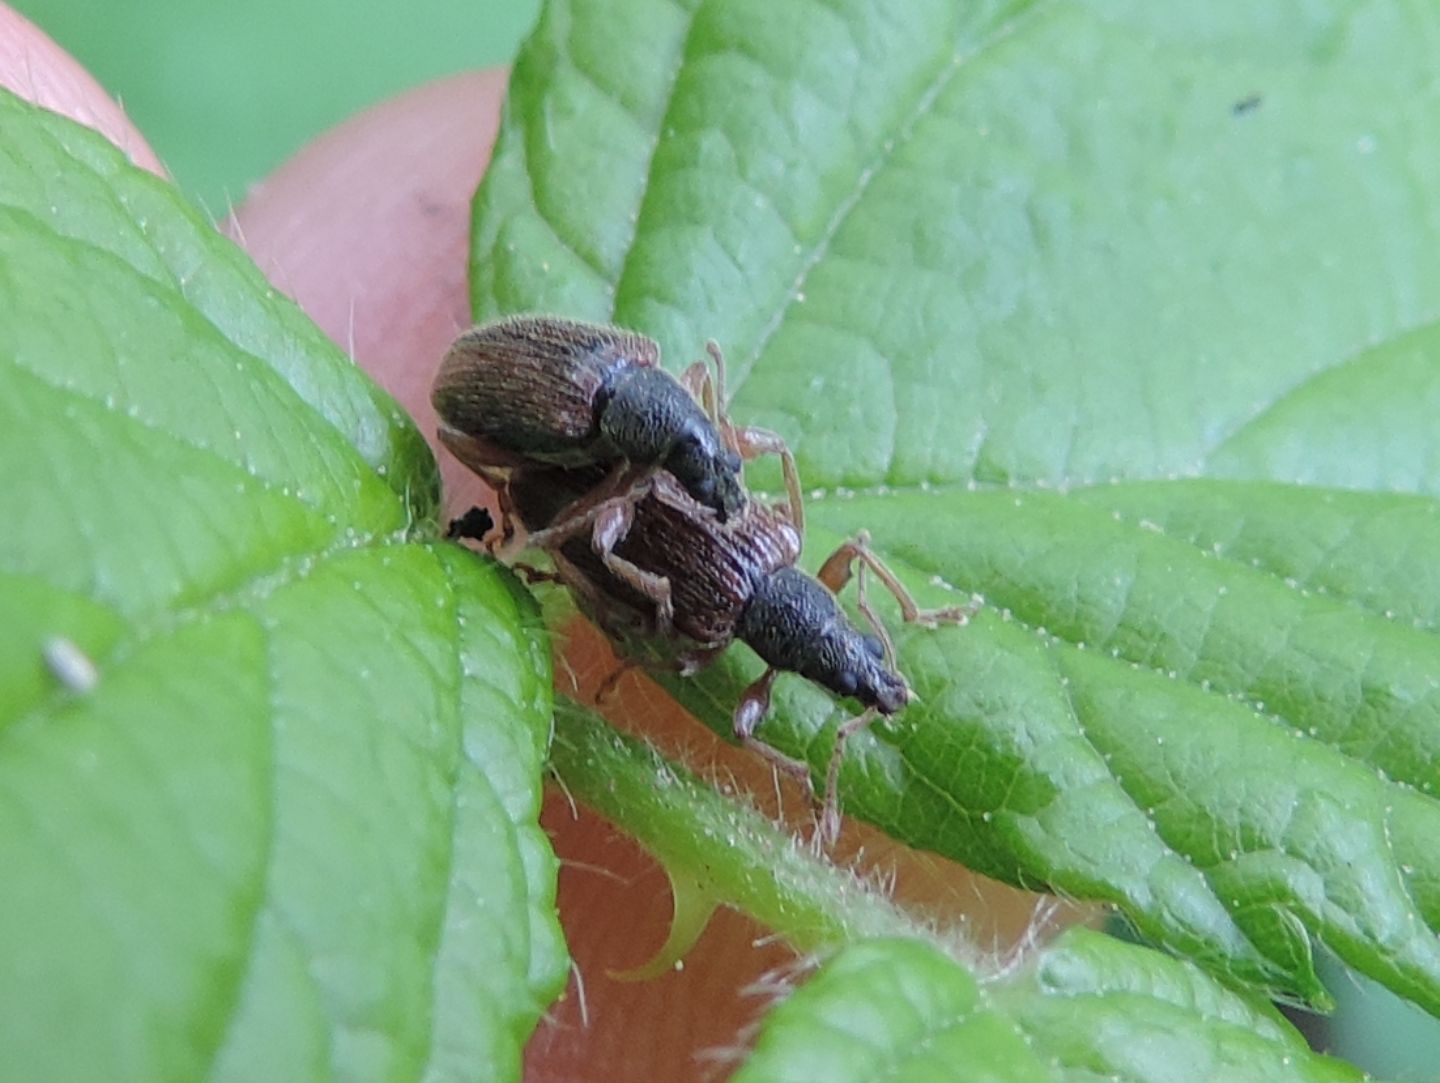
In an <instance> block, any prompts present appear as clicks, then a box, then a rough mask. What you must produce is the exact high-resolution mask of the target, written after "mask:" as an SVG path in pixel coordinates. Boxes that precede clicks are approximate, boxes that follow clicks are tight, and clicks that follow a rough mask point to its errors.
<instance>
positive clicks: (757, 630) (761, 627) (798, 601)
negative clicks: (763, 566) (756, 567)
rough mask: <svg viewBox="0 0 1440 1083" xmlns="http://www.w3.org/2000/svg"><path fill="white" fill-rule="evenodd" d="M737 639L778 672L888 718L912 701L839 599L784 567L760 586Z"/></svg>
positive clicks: (877, 643)
mask: <svg viewBox="0 0 1440 1083" xmlns="http://www.w3.org/2000/svg"><path fill="white" fill-rule="evenodd" d="M737 634H738V637H739V638H740V639H743V640H744V641H745V642H746V643H748V644H749V645H750V647H751V649H752V650H754V651H755V653H756V654H758V655H759V656H760V657H761V658H763V659H764V660H765V661H766V662H768V663H770V664H771V665H772V666H775V667H776V668H777V669H784V670H789V671H790V672H793V673H798V674H800V676H802V677H805V678H807V679H809V680H812V681H814V682H815V683H816V684H819V685H822V686H824V687H825V688H828V689H830V691H832V692H836V693H838V694H840V695H842V696H852V697H854V698H855V699H857V700H859V701H860V702H861V703H863V704H864V705H865V706H867V707H875V708H878V709H879V710H880V711H881V712H882V713H884V714H894V713H895V712H896V711H898V710H900V708H901V707H903V706H905V704H906V702H908V700H909V697H910V693H909V688H908V686H907V685H906V684H905V679H904V678H903V677H901V676H900V675H899V674H898V673H896V672H895V671H894V670H892V669H891V668H890V667H889V666H888V665H886V662H885V648H884V645H883V644H881V642H880V641H879V640H878V639H877V638H875V637H874V636H872V635H867V634H866V633H864V632H861V631H860V629H858V628H856V627H855V625H854V624H853V623H852V622H851V620H850V618H849V617H847V616H846V615H845V611H844V610H843V609H841V608H840V605H839V603H838V602H836V600H835V596H834V595H833V594H831V593H830V592H829V591H828V590H826V589H825V587H824V586H823V585H822V584H821V583H819V582H818V581H817V580H815V579H813V578H811V577H810V576H808V575H806V574H805V573H804V572H802V571H800V570H799V569H798V568H781V569H780V570H779V571H776V572H774V573H772V574H771V575H769V576H767V577H766V578H765V579H764V580H762V581H761V582H760V583H758V584H756V588H755V592H754V594H753V596H752V597H751V599H750V603H749V605H747V606H746V608H745V611H744V613H743V614H741V617H740V623H739V626H738V628H737Z"/></svg>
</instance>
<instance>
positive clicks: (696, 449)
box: [664, 422, 745, 522]
mask: <svg viewBox="0 0 1440 1083" xmlns="http://www.w3.org/2000/svg"><path fill="white" fill-rule="evenodd" d="M664 466H665V469H666V470H668V471H670V473H672V474H674V475H675V480H676V481H678V482H679V483H680V484H681V485H682V486H684V488H685V491H686V492H688V493H689V494H690V495H691V496H693V497H694V498H695V499H696V500H697V501H699V502H700V503H701V504H704V505H705V506H706V507H707V508H713V509H715V512H716V514H717V515H719V516H720V520H721V522H724V521H726V520H728V519H729V518H730V517H731V516H734V515H738V514H739V513H740V511H741V510H742V509H743V508H744V507H745V490H744V488H743V486H742V485H741V484H740V456H739V455H737V454H735V452H733V451H731V450H730V449H729V448H727V447H725V446H724V444H723V443H721V441H720V437H719V435H718V434H717V433H716V431H715V429H714V428H713V427H712V426H711V425H710V424H709V423H708V422H706V423H705V424H696V425H686V426H685V427H683V428H682V430H681V431H680V433H679V435H678V436H677V437H676V439H675V443H674V444H672V445H671V447H670V453H669V454H668V455H667V456H666V457H665V462H664Z"/></svg>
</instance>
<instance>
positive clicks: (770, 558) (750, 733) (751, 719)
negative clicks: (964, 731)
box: [510, 467, 970, 839]
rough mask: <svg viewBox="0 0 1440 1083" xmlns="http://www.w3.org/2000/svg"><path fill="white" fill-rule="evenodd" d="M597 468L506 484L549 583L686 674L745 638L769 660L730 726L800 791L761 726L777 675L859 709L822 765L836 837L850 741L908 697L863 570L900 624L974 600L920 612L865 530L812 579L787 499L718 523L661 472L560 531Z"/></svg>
mask: <svg viewBox="0 0 1440 1083" xmlns="http://www.w3.org/2000/svg"><path fill="white" fill-rule="evenodd" d="M599 477H600V474H599V473H598V472H597V471H596V469H595V468H593V467H592V468H589V469H582V470H565V469H555V468H546V467H529V468H526V469H524V470H522V471H519V472H517V473H516V474H515V475H514V476H513V478H512V479H511V488H510V499H511V503H512V507H513V508H514V511H515V514H516V515H517V517H518V518H519V519H520V520H521V522H522V523H523V524H524V525H525V526H526V527H527V529H529V530H532V531H535V533H533V534H532V540H533V539H540V541H541V543H542V545H543V548H544V549H545V550H546V551H547V552H548V553H549V555H550V557H551V559H552V560H553V562H554V565H555V578H557V579H558V580H559V581H560V582H561V583H562V584H564V585H565V586H566V587H568V588H569V589H570V590H571V592H572V593H573V594H574V595H575V597H576V599H577V601H578V602H579V604H580V605H581V608H583V609H584V610H585V611H586V612H587V613H588V614H589V615H590V616H591V617H592V618H593V619H594V620H595V621H596V623H597V624H599V625H600V627H601V628H602V629H603V630H604V631H605V632H606V633H607V634H608V635H609V636H610V638H611V639H612V640H613V641H615V642H616V643H617V645H618V646H619V647H620V648H621V649H622V651H633V649H634V648H635V647H636V646H637V645H639V644H648V645H650V646H659V647H660V648H662V649H663V650H664V651H665V653H667V654H668V655H669V656H670V659H671V664H672V665H673V667H674V668H675V669H676V670H677V671H678V672H679V673H680V674H681V675H682V676H688V675H691V674H693V673H696V672H698V671H699V670H700V669H702V668H704V667H705V666H706V665H708V664H709V663H710V662H712V661H713V660H714V659H715V658H716V657H717V656H718V655H719V654H720V652H722V651H723V650H725V648H726V647H728V646H729V645H730V644H731V643H732V642H733V641H734V640H736V639H738V640H740V641H741V642H744V643H746V644H747V645H749V646H750V648H751V649H752V650H754V651H755V653H756V654H758V655H759V656H760V658H761V659H762V660H763V661H764V662H765V663H766V669H765V672H764V673H763V674H762V675H761V676H760V677H759V679H757V680H756V681H754V682H753V683H752V684H751V685H750V686H749V687H747V688H746V689H745V690H744V691H743V692H742V693H741V696H740V700H739V703H738V704H737V705H736V708H735V711H734V715H733V718H732V726H733V730H734V735H735V737H736V739H737V740H738V741H739V742H740V743H741V744H743V745H745V746H746V747H748V748H750V749H753V750H754V751H756V752H758V753H760V754H761V755H763V756H765V757H766V758H767V759H769V760H770V761H771V762H773V763H775V764H776V765H777V766H779V767H780V768H782V769H783V770H785V771H786V772H787V773H790V774H792V775H794V776H796V777H797V778H799V779H800V780H801V781H802V782H803V783H804V784H805V785H806V786H807V787H808V786H809V785H810V772H809V767H808V766H807V765H805V764H804V763H802V762H800V761H797V760H793V759H791V758H790V757H788V756H786V755H784V754H783V753H781V752H779V751H778V750H777V749H774V748H772V747H771V746H770V745H768V744H766V743H765V742H764V741H762V740H760V739H759V738H758V737H756V735H755V733H756V730H757V728H758V727H759V725H760V722H761V721H762V720H763V718H764V717H765V715H766V713H767V712H768V710H769V706H770V695H771V689H772V687H773V685H774V683H775V679H776V677H777V676H778V675H779V674H780V673H782V672H793V673H798V674H799V675H800V676H802V677H805V678H807V679H808V680H811V681H814V682H815V683H816V684H819V685H821V686H822V687H824V688H827V689H829V690H830V691H832V692H835V693H837V694H839V695H842V696H847V697H850V698H853V699H855V700H858V701H859V703H860V704H861V706H862V708H863V710H862V712H861V713H860V714H859V715H857V716H856V717H854V718H852V719H850V720H848V721H846V722H844V723H842V724H841V726H840V728H839V730H838V731H837V733H836V737H835V746H834V750H833V752H832V753H831V758H830V762H829V765H828V768H827V770H826V776H825V797H824V812H823V815H822V818H821V834H822V837H824V838H826V839H830V838H833V837H834V835H835V833H836V831H837V830H838V823H839V811H838V802H837V783H838V779H839V771H840V765H841V763H842V761H843V758H844V750H845V744H846V741H847V740H848V739H849V737H850V736H851V735H853V734H854V733H856V732H857V731H859V730H861V729H863V728H864V727H865V726H868V725H869V724H870V723H871V722H873V721H874V720H875V719H876V718H877V717H879V716H880V715H893V714H895V713H896V712H897V711H899V710H900V709H901V708H902V707H904V706H905V704H906V703H907V702H909V701H910V699H911V692H910V689H909V686H908V685H907V684H906V682H905V679H904V678H903V677H902V676H901V675H900V672H899V670H898V669H897V667H896V664H895V649H894V644H893V643H892V641H891V639H890V636H889V634H888V633H887V631H886V630H885V626H884V624H883V623H882V622H881V621H880V619H879V617H878V615H877V614H876V613H875V611H874V610H873V608H872V607H871V605H870V602H869V599H868V597H867V594H866V579H865V572H866V571H867V570H869V571H871V572H874V573H875V575H876V576H877V578H879V580H880V581H881V583H882V584H884V586H885V587H886V588H887V589H888V590H889V591H890V593H891V594H893V595H894V597H895V599H896V600H897V601H898V602H899V603H900V609H901V613H902V615H903V617H904V619H905V620H906V621H919V622H922V623H928V624H935V623H940V622H956V623H958V622H963V621H964V620H965V619H967V618H968V616H969V614H970V608H969V607H967V606H956V607H950V608H946V609H938V610H930V611H926V610H922V609H920V608H919V606H918V605H916V603H915V600H914V599H913V598H912V597H911V595H910V594H909V592H908V591H907V590H906V589H905V587H904V586H903V585H902V584H901V583H900V581H899V579H897V578H896V576H895V574H894V573H893V572H892V571H891V570H890V569H889V567H887V566H886V564H885V563H884V561H882V560H881V559H880V557H879V556H878V555H877V554H876V553H875V552H874V551H873V550H871V548H870V545H869V538H868V535H866V534H865V533H864V532H863V531H862V532H861V533H859V534H858V535H856V536H855V537H854V538H851V539H850V540H848V541H846V542H845V543H844V544H843V545H841V546H840V547H839V548H837V549H836V550H835V552H833V553H832V554H831V555H830V556H829V557H828V558H827V559H826V560H825V561H824V563H823V564H822V565H821V567H820V570H819V572H818V574H817V575H816V576H810V575H808V574H806V573H805V572H804V571H802V570H800V569H799V568H797V567H795V562H796V560H797V559H798V558H799V556H800V548H801V530H800V529H799V526H798V524H796V523H795V522H794V521H793V512H792V511H791V510H790V509H789V508H788V507H786V506H784V505H780V506H772V505H768V504H764V503H761V502H759V501H750V502H748V503H747V505H746V506H745V508H744V509H743V510H742V511H741V512H740V513H739V514H738V515H737V516H735V517H734V518H732V519H731V520H730V521H728V522H725V523H721V522H720V521H718V519H717V517H716V516H714V515H712V514H710V513H709V512H708V511H707V510H705V509H704V508H702V507H700V506H699V505H698V504H697V503H696V502H695V501H694V499H692V498H691V497H690V496H689V494H687V493H686V492H685V491H684V489H683V488H682V487H681V486H680V485H679V483H678V482H677V481H676V480H675V479H674V478H673V477H671V476H670V475H669V474H668V473H665V472H658V473H655V474H653V475H651V476H650V477H649V478H647V479H646V480H645V481H644V482H643V483H641V485H640V487H639V489H638V490H637V491H634V492H630V493H627V494H624V495H621V496H615V497H610V498H607V499H605V500H602V501H599V502H596V503H594V504H592V505H591V506H590V507H588V508H587V509H586V510H585V512H584V513H583V514H582V515H580V516H577V517H574V518H572V519H570V520H569V521H568V522H567V523H566V524H565V525H564V526H563V527H561V528H558V529H557V528H553V527H548V525H547V524H549V523H550V522H551V521H552V519H553V517H554V516H555V515H557V514H559V512H560V511H561V510H562V509H566V508H572V507H575V506H576V505H577V502H578V501H579V500H580V499H583V495H582V494H583V493H585V492H586V491H587V490H588V491H593V486H594V484H595V483H596V482H597V481H598V480H599ZM587 527H588V528H590V530H591V532H590V536H589V537H588V538H587V537H586V536H585V531H586V529H587ZM857 569H858V573H859V574H858V575H856V572H857ZM852 576H853V577H855V578H856V589H857V593H858V596H859V599H858V600H859V606H860V611H861V613H862V614H863V615H864V617H865V620H866V622H867V623H868V624H869V625H870V627H871V629H872V631H871V632H864V631H862V630H861V629H860V628H858V627H857V626H856V625H855V624H854V623H853V622H852V621H851V620H850V618H849V617H848V616H847V615H846V613H845V611H844V610H843V609H842V608H841V607H840V605H839V603H838V601H837V599H836V594H837V593H838V592H839V591H840V590H841V589H842V588H843V587H844V586H845V584H846V583H848V582H849V581H850V579H851V578H852ZM622 672H623V670H622Z"/></svg>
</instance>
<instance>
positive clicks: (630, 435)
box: [600, 368, 745, 521]
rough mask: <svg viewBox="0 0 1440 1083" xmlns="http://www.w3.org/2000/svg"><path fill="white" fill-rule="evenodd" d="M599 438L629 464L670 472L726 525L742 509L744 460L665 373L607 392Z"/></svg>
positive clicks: (649, 372) (642, 374) (628, 380)
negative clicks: (742, 467) (649, 465)
mask: <svg viewBox="0 0 1440 1083" xmlns="http://www.w3.org/2000/svg"><path fill="white" fill-rule="evenodd" d="M600 432H601V434H602V436H604V438H605V439H606V441H607V442H608V443H609V444H610V445H611V446H612V447H613V448H614V449H615V450H616V451H617V452H618V453H619V454H621V455H623V456H625V457H626V458H627V459H629V460H630V461H631V462H636V463H649V464H653V465H655V466H663V467H664V468H665V469H666V470H668V471H670V473H671V474H673V475H675V480H676V481H678V482H679V483H680V484H681V486H682V487H683V488H684V489H685V491H686V492H687V493H689V494H690V495H691V496H693V497H694V498H695V499H696V501H698V502H699V503H701V504H703V505H705V507H707V508H711V509H713V510H714V511H715V512H716V514H717V515H719V516H720V518H721V520H722V521H723V520H726V519H729V518H730V517H731V516H732V515H736V514H738V513H739V512H740V511H741V509H743V508H744V506H745V490H744V489H743V487H742V486H741V483H740V456H739V455H737V454H735V452H734V451H732V450H731V449H730V448H728V447H726V446H725V441H724V440H722V439H721V438H720V433H719V432H718V431H717V430H716V428H715V425H714V424H713V423H712V422H711V420H710V418H709V417H708V416H707V415H706V413H705V411H704V410H702V409H701V408H700V404H699V403H697V402H696V401H695V400H694V399H693V398H691V397H690V395H689V393H688V392H686V390H685V389H684V388H683V387H681V386H680V385H679V384H678V383H677V382H676V381H675V379H674V377H672V376H670V375H669V374H668V373H666V372H665V371H663V370H662V369H658V368H641V369H635V370H633V371H627V372H626V373H625V374H624V377H623V379H620V380H619V381H618V382H617V383H616V384H615V385H614V386H613V387H612V388H611V389H610V390H609V392H608V398H607V399H606V401H605V404H604V409H603V412H602V413H601V415H600Z"/></svg>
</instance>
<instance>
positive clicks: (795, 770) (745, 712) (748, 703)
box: [731, 667, 815, 801]
mask: <svg viewBox="0 0 1440 1083" xmlns="http://www.w3.org/2000/svg"><path fill="white" fill-rule="evenodd" d="M779 675H780V671H779V670H778V669H775V668H773V667H771V668H769V669H767V670H765V672H764V673H762V674H761V675H760V676H759V677H758V678H757V679H756V680H755V681H753V682H752V683H751V684H750V686H749V687H748V688H746V689H745V691H743V692H741V693H740V702H739V703H737V704H736V705H735V715H734V717H733V719H732V722H731V724H732V727H733V732H734V734H735V739H736V740H737V741H739V742H740V743H741V744H742V745H744V746H745V747H746V748H748V749H749V750H750V751H751V752H756V753H758V754H759V755H761V756H763V757H764V758H765V759H767V760H769V761H770V762H771V763H772V764H773V765H774V766H775V767H776V768H778V769H779V770H781V771H783V772H785V774H787V775H789V776H790V777H791V778H793V779H795V780H796V781H797V782H799V783H800V784H801V785H802V786H804V787H805V793H806V794H807V795H808V797H809V798H810V800H812V801H813V800H814V799H815V784H814V783H813V782H811V781H810V765H809V764H808V763H806V762H805V761H804V760H797V759H795V758H794V757H793V756H787V755H785V753H783V752H781V751H780V750H779V749H778V748H775V747H774V746H772V745H768V744H766V743H765V742H764V741H762V740H760V738H758V737H756V736H755V730H756V729H757V728H759V726H760V722H761V720H762V719H764V717H765V715H766V714H767V713H768V712H769V710H770V690H771V688H773V687H774V685H775V678H776V677H778V676H779Z"/></svg>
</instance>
